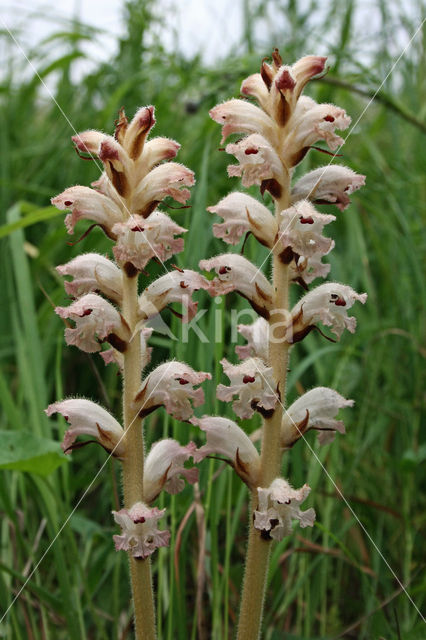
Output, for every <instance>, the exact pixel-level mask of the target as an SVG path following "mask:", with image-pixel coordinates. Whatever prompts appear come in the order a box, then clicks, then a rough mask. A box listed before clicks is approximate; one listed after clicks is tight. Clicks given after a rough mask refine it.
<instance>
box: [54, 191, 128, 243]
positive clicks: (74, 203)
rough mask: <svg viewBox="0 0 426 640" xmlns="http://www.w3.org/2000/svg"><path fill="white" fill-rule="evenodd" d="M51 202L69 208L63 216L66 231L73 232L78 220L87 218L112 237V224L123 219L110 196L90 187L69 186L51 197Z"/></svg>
mask: <svg viewBox="0 0 426 640" xmlns="http://www.w3.org/2000/svg"><path fill="white" fill-rule="evenodd" d="M52 204H53V205H54V206H55V207H57V208H58V209H60V210H65V209H71V211H72V213H70V214H68V215H67V216H66V217H65V226H66V227H67V231H68V233H74V227H75V225H76V223H77V222H78V221H79V220H81V219H88V220H93V221H94V222H95V223H96V224H98V225H99V226H100V227H101V228H102V229H103V230H104V231H105V233H106V234H107V235H108V236H109V237H110V238H113V235H112V231H111V229H112V227H113V225H114V224H115V223H116V222H122V221H123V220H124V219H125V218H124V213H123V211H122V210H120V208H119V207H118V206H117V204H116V203H115V202H114V201H113V200H111V198H109V197H107V196H105V195H104V194H103V193H99V191H96V190H95V189H90V187H81V186H76V187H69V188H68V189H65V191H63V192H62V193H60V194H59V195H58V196H56V197H55V198H52Z"/></svg>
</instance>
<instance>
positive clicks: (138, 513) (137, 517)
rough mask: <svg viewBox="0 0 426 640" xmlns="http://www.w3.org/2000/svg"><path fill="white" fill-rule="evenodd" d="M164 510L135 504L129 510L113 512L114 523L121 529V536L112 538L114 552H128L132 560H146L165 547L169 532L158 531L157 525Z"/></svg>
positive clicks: (168, 539)
mask: <svg viewBox="0 0 426 640" xmlns="http://www.w3.org/2000/svg"><path fill="white" fill-rule="evenodd" d="M165 511H166V510H165V509H161V510H160V509H157V507H152V508H150V507H148V506H147V505H146V504H144V503H143V502H136V503H135V504H134V505H133V507H131V509H120V511H113V512H112V514H113V516H114V520H115V522H116V523H117V524H118V525H119V526H120V527H121V530H122V533H121V535H119V536H118V535H115V536H113V539H114V543H115V549H116V551H121V550H123V551H130V553H131V554H132V556H133V557H134V558H148V556H150V555H151V554H153V553H154V551H155V550H156V549H158V548H159V547H167V546H168V544H169V541H170V532H169V531H160V530H159V529H158V528H157V523H158V520H160V518H162V517H163V516H164V513H165Z"/></svg>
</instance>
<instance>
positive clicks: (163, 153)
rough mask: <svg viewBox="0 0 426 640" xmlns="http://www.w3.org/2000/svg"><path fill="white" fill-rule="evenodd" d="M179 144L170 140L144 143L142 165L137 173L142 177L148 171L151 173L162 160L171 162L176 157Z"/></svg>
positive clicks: (160, 139)
mask: <svg viewBox="0 0 426 640" xmlns="http://www.w3.org/2000/svg"><path fill="white" fill-rule="evenodd" d="M179 149H180V144H179V143H178V142H176V140H171V139H170V138H153V139H152V140H148V142H146V143H145V146H144V150H143V164H142V163H141V162H139V163H138V164H140V165H141V167H140V169H139V172H140V174H141V177H144V175H146V173H148V171H152V169H154V167H156V166H157V165H158V164H160V162H162V161H163V160H172V159H173V158H175V157H176V155H177V153H178V151H179Z"/></svg>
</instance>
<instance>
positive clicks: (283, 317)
mask: <svg viewBox="0 0 426 640" xmlns="http://www.w3.org/2000/svg"><path fill="white" fill-rule="evenodd" d="M288 206H289V189H288V186H287V188H286V189H283V195H282V197H281V198H280V199H279V200H277V201H276V203H275V209H276V216H278V215H279V213H280V211H282V210H283V209H286V208H287V207H288ZM273 288H274V311H273V312H272V313H271V317H270V320H269V364H270V366H271V367H272V369H273V372H274V379H275V380H276V381H277V392H278V397H279V401H278V403H277V405H276V407H275V411H274V413H273V414H272V416H271V417H270V418H265V420H264V425H263V438H262V452H261V472H260V479H259V482H260V486H262V487H268V486H269V485H270V484H271V482H272V481H273V480H274V479H275V478H277V477H279V476H280V467H281V448H280V433H281V421H282V415H283V404H284V400H285V386H286V378H287V366H288V344H287V343H286V342H284V335H285V327H286V324H287V321H288V306H289V302H288V291H289V279H288V267H287V266H286V265H285V264H283V263H282V262H281V260H280V258H279V257H278V255H274V258H273ZM256 505H257V492H256V491H253V493H252V499H251V506H250V510H249V540H248V546H247V555H246V564H245V573H244V584H243V592H242V596H241V609H240V617H239V624H238V633H237V640H257V638H259V635H260V628H261V622H262V613H263V601H264V597H265V588H266V578H267V575H268V568H269V556H270V546H271V542H270V540H265V539H264V538H263V537H262V535H261V532H260V531H258V530H257V529H255V528H254V526H253V521H252V514H253V510H254V509H255V508H256Z"/></svg>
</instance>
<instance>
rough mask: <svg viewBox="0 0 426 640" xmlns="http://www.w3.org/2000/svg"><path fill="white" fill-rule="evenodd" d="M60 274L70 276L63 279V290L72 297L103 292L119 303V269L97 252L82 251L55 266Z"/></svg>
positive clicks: (120, 290) (120, 286)
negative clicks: (80, 253)
mask: <svg viewBox="0 0 426 640" xmlns="http://www.w3.org/2000/svg"><path fill="white" fill-rule="evenodd" d="M56 271H57V272H58V273H60V274H61V275H62V276H72V278H73V280H72V281H65V282H64V286H65V291H66V292H67V293H68V295H70V296H72V297H73V298H79V297H80V296H82V295H84V294H86V293H96V292H100V293H103V294H104V295H105V296H106V297H107V298H109V299H110V300H112V301H113V302H116V303H120V302H121V297H122V279H121V271H120V269H119V268H118V267H117V265H115V264H114V262H112V260H109V259H108V258H106V257H105V256H101V255H99V254H98V253H83V254H82V255H81V256H77V257H76V258H73V259H72V260H70V261H69V262H67V263H66V264H62V265H59V266H58V267H56Z"/></svg>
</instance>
